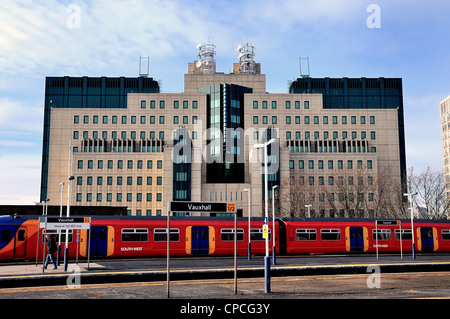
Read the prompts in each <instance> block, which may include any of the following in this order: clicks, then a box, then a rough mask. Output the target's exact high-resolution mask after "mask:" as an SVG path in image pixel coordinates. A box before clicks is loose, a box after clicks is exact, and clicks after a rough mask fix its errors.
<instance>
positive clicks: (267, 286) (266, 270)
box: [253, 138, 280, 293]
mask: <svg viewBox="0 0 450 319" xmlns="http://www.w3.org/2000/svg"><path fill="white" fill-rule="evenodd" d="M279 142H280V139H278V138H273V139H271V140H270V141H268V142H266V143H264V144H255V145H254V146H253V147H254V148H257V149H260V148H264V200H265V219H264V223H265V224H266V225H268V224H269V202H268V200H269V198H268V178H267V175H268V174H267V162H268V160H267V146H269V145H270V144H272V143H279ZM264 282H265V292H266V293H269V292H270V257H269V236H267V238H266V256H265V257H264Z"/></svg>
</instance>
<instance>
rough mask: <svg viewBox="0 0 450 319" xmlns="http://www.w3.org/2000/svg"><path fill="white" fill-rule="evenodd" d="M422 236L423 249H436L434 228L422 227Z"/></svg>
mask: <svg viewBox="0 0 450 319" xmlns="http://www.w3.org/2000/svg"><path fill="white" fill-rule="evenodd" d="M420 238H421V243H422V251H433V250H434V241H433V228H431V227H421V228H420Z"/></svg>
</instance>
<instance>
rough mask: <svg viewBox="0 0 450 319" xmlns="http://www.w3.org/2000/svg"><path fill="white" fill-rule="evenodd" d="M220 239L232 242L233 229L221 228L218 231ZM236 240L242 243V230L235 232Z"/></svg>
mask: <svg viewBox="0 0 450 319" xmlns="http://www.w3.org/2000/svg"><path fill="white" fill-rule="evenodd" d="M220 239H221V240H222V241H233V240H234V228H230V229H226V228H223V229H221V230H220ZM237 240H238V241H242V240H244V230H243V229H238V230H237Z"/></svg>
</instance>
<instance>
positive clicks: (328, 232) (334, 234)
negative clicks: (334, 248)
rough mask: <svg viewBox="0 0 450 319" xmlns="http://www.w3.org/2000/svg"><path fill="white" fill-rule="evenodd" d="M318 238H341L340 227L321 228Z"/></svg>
mask: <svg viewBox="0 0 450 319" xmlns="http://www.w3.org/2000/svg"><path fill="white" fill-rule="evenodd" d="M320 238H321V239H322V240H341V230H340V229H321V230H320Z"/></svg>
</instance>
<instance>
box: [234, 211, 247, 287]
mask: <svg viewBox="0 0 450 319" xmlns="http://www.w3.org/2000/svg"><path fill="white" fill-rule="evenodd" d="M249 235H250V234H249ZM234 294H235V295H237V213H236V212H234Z"/></svg>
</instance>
